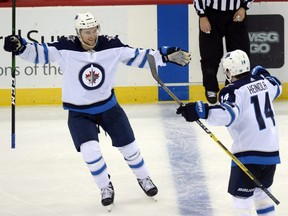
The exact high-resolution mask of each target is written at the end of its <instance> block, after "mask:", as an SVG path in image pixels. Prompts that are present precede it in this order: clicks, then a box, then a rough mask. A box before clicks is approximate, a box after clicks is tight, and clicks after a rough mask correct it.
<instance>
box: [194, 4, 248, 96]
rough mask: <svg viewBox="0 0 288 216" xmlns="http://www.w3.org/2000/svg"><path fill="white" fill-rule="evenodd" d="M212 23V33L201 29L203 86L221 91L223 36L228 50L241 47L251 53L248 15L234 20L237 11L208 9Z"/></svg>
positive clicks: (200, 46) (210, 89)
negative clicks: (220, 71) (242, 18)
mask: <svg viewBox="0 0 288 216" xmlns="http://www.w3.org/2000/svg"><path fill="white" fill-rule="evenodd" d="M206 12H207V17H208V19H209V22H210V24H211V29H212V30H211V32H210V34H206V33H204V32H202V31H201V30H200V33H199V49H200V57H201V61H200V62H201V70H202V75H203V86H204V87H205V89H206V90H207V91H215V92H218V91H219V86H218V79H217V72H218V68H219V64H220V62H221V59H222V57H223V54H224V46H223V38H225V45H226V50H227V52H230V51H233V50H236V49H241V50H243V51H245V52H246V53H247V55H248V56H249V54H250V42H249V36H248V31H247V17H245V19H244V20H243V21H242V22H233V16H234V14H235V11H217V10H214V9H211V8H209V9H207V11H206Z"/></svg>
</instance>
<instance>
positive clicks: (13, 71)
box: [11, 0, 16, 149]
mask: <svg viewBox="0 0 288 216" xmlns="http://www.w3.org/2000/svg"><path fill="white" fill-rule="evenodd" d="M15 8H16V0H12V35H15V26H16V10H15ZM15 72H16V59H15V53H14V52H12V67H11V76H12V92H11V148H12V149H14V148H15V147H16V145H15V104H16V78H15Z"/></svg>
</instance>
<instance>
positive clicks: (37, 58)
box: [34, 43, 39, 64]
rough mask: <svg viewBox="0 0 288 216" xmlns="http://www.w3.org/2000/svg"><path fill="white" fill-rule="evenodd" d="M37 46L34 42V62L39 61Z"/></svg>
mask: <svg viewBox="0 0 288 216" xmlns="http://www.w3.org/2000/svg"><path fill="white" fill-rule="evenodd" d="M37 46H38V44H37V43H34V47H35V51H36V56H35V61H34V63H35V64H38V63H39V54H38V49H37Z"/></svg>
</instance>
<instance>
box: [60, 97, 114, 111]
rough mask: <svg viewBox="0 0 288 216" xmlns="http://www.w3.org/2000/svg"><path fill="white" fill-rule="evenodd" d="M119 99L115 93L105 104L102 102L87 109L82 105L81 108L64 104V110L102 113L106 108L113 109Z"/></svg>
mask: <svg viewBox="0 0 288 216" xmlns="http://www.w3.org/2000/svg"><path fill="white" fill-rule="evenodd" d="M117 103H118V102H117V99H116V96H115V95H114V94H113V96H112V97H111V99H110V100H109V101H107V102H106V103H104V104H101V105H95V106H93V107H89V108H86V109H83V108H82V109H81V107H80V106H79V108H77V107H76V106H74V107H73V108H72V107H68V106H65V105H64V104H63V109H64V110H71V111H74V112H81V113H87V114H92V115H93V114H98V113H102V112H105V111H106V110H109V109H111V108H112V107H114V106H115V105H116V104H117Z"/></svg>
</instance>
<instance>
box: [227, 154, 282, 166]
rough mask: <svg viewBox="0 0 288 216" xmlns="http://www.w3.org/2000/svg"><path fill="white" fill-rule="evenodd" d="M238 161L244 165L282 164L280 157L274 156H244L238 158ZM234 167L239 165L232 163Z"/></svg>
mask: <svg viewBox="0 0 288 216" xmlns="http://www.w3.org/2000/svg"><path fill="white" fill-rule="evenodd" d="M238 160H239V161H240V162H241V163H242V164H259V165H273V164H279V163H280V157H279V156H272V157H261V156H244V157H238ZM231 166H232V167H234V166H237V164H236V163H235V162H234V161H232V164H231Z"/></svg>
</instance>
